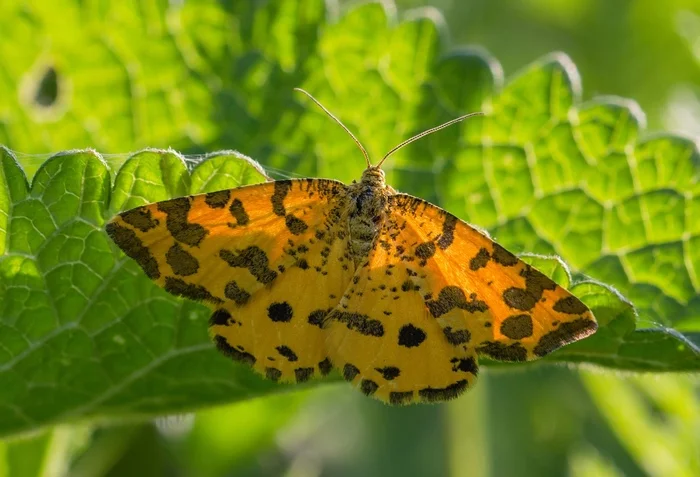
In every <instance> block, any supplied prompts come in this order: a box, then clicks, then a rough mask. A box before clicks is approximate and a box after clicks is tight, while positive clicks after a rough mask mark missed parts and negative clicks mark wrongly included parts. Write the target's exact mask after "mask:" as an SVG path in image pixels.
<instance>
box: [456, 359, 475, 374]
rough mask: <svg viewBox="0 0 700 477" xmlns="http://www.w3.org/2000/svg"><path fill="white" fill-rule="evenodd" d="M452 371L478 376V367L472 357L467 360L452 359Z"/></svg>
mask: <svg viewBox="0 0 700 477" xmlns="http://www.w3.org/2000/svg"><path fill="white" fill-rule="evenodd" d="M451 362H452V371H454V372H459V371H461V372H463V373H471V374H473V375H474V376H476V375H477V374H479V366H477V364H476V360H475V359H474V358H472V357H469V358H454V359H452V361H451Z"/></svg>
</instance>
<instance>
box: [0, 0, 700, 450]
mask: <svg viewBox="0 0 700 477" xmlns="http://www.w3.org/2000/svg"><path fill="white" fill-rule="evenodd" d="M233 4H234V5H235V6H229V7H226V8H223V7H221V6H220V5H219V4H218V3H216V2H206V3H202V4H201V5H197V6H193V5H192V4H191V3H189V2H186V3H184V4H183V5H181V6H172V5H171V6H169V7H165V6H164V5H159V6H157V7H156V6H153V7H149V9H146V10H144V11H143V12H135V11H133V10H131V9H130V7H126V6H120V4H117V3H116V2H115V4H113V5H110V6H108V7H105V8H106V10H104V11H103V10H100V9H99V8H98V7H96V6H83V7H78V6H77V5H73V4H71V7H70V8H69V9H68V10H67V14H65V15H64V16H63V18H62V20H61V22H57V21H56V20H55V18H54V13H55V12H54V10H53V8H54V7H52V6H49V4H48V3H47V4H46V5H38V6H34V7H32V8H30V9H25V7H22V6H20V5H19V3H18V4H17V5H15V4H12V3H9V4H6V5H3V6H2V7H0V12H1V13H2V15H0V18H5V19H7V18H13V20H12V21H7V20H5V21H3V20H0V28H4V29H6V30H5V31H8V32H9V35H11V37H12V40H13V41H12V42H11V43H12V44H13V45H17V44H23V45H25V46H24V47H25V50H26V51H27V52H29V53H27V54H26V55H24V56H22V57H21V58H15V59H16V61H14V62H12V61H10V59H13V58H14V57H12V54H13V52H12V49H11V48H8V47H7V46H6V45H5V46H2V45H0V61H2V63H3V64H12V65H13V68H12V69H9V70H8V72H7V74H6V76H5V79H4V82H2V83H0V91H2V92H0V142H4V143H5V144H6V145H7V146H8V147H10V148H12V150H19V151H23V152H27V153H32V152H37V151H46V150H58V149H72V148H75V147H95V148H96V149H98V150H100V151H103V152H106V153H114V152H119V153H123V152H124V151H126V150H134V149H138V148H143V147H147V146H155V147H163V148H165V147H169V146H173V147H174V148H175V149H178V150H180V151H181V152H182V153H184V154H185V155H186V157H183V156H182V155H181V154H180V153H178V152H175V151H173V150H165V149H147V150H142V151H140V152H137V153H134V154H130V155H129V157H128V158H126V159H125V156H124V155H121V154H119V155H100V154H99V153H97V152H95V151H93V150H91V149H80V150H70V151H66V152H62V153H59V154H56V155H55V156H53V157H51V158H49V159H48V160H46V161H43V160H42V161H37V160H36V158H35V157H33V156H24V155H21V154H19V155H18V154H15V153H13V152H12V150H10V149H6V148H3V149H0V435H4V436H8V435H12V434H16V433H20V432H26V431H31V430H36V429H40V428H42V427H44V426H48V425H53V424H56V423H61V422H65V421H70V420H75V419H85V418H95V417H110V418H114V417H148V416H154V415H159V414H164V413H173V412H183V411H187V410H193V409H198V408H200V407H203V406H206V405H211V404H216V403H225V402H233V401H237V400H246V399H250V398H252V397H256V396H261V395H266V394H270V393H277V392H279V391H280V390H284V391H288V390H289V389H290V388H289V387H287V386H279V385H275V384H273V383H270V382H268V381H263V380H262V379H260V378H258V377H257V376H254V375H253V374H252V373H251V372H250V371H249V370H248V369H246V368H244V367H242V366H239V365H237V364H235V363H232V362H230V361H228V360H227V359H226V358H224V357H222V356H219V355H218V354H217V353H216V351H215V350H214V349H213V346H212V345H211V344H210V342H209V339H208V337H207V334H206V318H207V311H206V309H205V308H204V307H203V306H201V305H199V304H196V303H192V302H188V301H185V300H179V299H176V298H173V297H172V296H170V295H168V294H166V293H165V292H163V291H162V290H160V289H158V288H157V287H156V286H154V285H153V284H152V283H151V282H150V281H149V280H148V279H147V278H146V277H145V276H144V275H143V274H142V273H141V270H140V269H138V267H137V266H136V265H135V264H134V263H132V262H131V261H129V260H128V259H125V258H124V256H123V255H122V254H121V253H119V252H118V251H117V250H116V248H115V247H114V246H113V244H112V243H111V242H110V241H109V239H108V238H107V236H106V234H105V233H104V231H103V225H104V223H105V221H106V220H107V219H109V218H110V217H111V216H112V215H113V214H114V213H116V212H118V211H120V210H124V209H126V208H130V207H133V206H136V205H139V204H143V203H146V202H152V201H157V200H163V199H166V198H170V197H175V196H180V195H185V194H190V193H199V192H205V191H213V190H219V189H222V188H230V187H236V186H238V185H242V184H247V183H253V182H256V181H260V180H263V176H262V175H261V174H260V173H259V171H258V170H257V169H256V167H255V166H254V164H253V163H251V162H249V161H248V160H247V159H245V158H244V157H242V155H241V154H239V153H235V152H230V151H229V152H223V153H216V154H211V155H207V156H201V155H198V154H201V153H203V152H204V151H214V150H217V149H222V148H230V147H235V148H236V149H238V150H240V151H242V152H244V153H245V154H246V155H249V156H251V157H254V158H255V159H257V160H259V161H260V162H261V163H263V164H264V165H265V166H267V167H270V168H271V170H276V169H282V170H286V171H293V174H294V175H295V176H296V175H301V176H321V177H333V178H337V179H341V180H345V181H349V180H352V179H356V178H358V177H359V175H360V173H361V171H362V168H363V161H362V159H361V156H359V154H358V152H357V151H356V150H355V148H354V147H355V146H354V145H353V143H352V141H350V140H349V139H348V138H347V137H346V136H345V135H344V133H343V132H342V131H341V130H340V129H339V128H337V127H336V126H335V125H333V124H332V123H330V122H329V121H328V120H327V118H325V117H324V116H322V115H320V114H319V113H318V112H317V110H316V109H314V108H311V107H309V106H308V105H307V104H306V103H305V102H303V101H301V100H300V98H299V97H298V96H295V95H294V93H293V92H292V88H293V87H297V86H298V87H303V88H305V89H307V90H309V91H310V92H312V93H313V94H314V95H315V96H316V97H318V98H319V99H320V100H321V101H322V102H323V103H324V104H326V106H328V107H329V109H331V110H332V111H333V112H334V113H335V114H336V115H337V116H339V117H340V118H342V120H343V121H344V122H345V124H346V125H347V126H348V127H349V128H350V129H351V130H353V131H354V132H356V134H357V136H358V137H359V138H360V139H361V140H362V141H363V142H364V143H365V146H366V147H367V149H368V150H369V152H370V154H371V155H372V156H373V157H374V158H377V157H381V154H382V153H383V152H385V151H386V150H388V149H389V148H390V147H391V146H393V145H394V144H396V143H397V142H399V141H400V140H402V139H403V138H405V137H408V136H409V135H411V134H413V133H416V132H418V131H420V130H423V129H426V128H428V127H431V126H434V125H435V124H438V123H440V122H442V121H445V120H447V119H451V118H452V117H454V116H456V115H458V114H460V113H463V112H468V111H474V110H481V111H484V112H485V114H486V116H485V117H484V118H483V119H476V120H470V121H468V122H466V123H464V124H462V125H460V126H458V127H454V128H452V129H448V130H445V131H443V132H441V133H439V134H436V135H433V136H430V137H429V138H426V139H425V140H423V141H422V142H419V143H416V144H415V145H412V146H410V147H408V148H405V149H403V150H402V151H401V152H399V153H397V154H396V156H394V157H392V158H391V159H390V161H389V162H388V164H387V167H386V170H387V175H388V182H389V183H390V184H392V185H393V186H394V187H395V188H397V189H399V190H401V191H403V192H408V193H412V194H414V195H417V196H420V197H423V198H425V199H428V200H431V201H434V202H437V203H439V204H440V205H441V206H443V207H444V208H446V209H447V210H450V211H451V212H452V213H454V214H456V215H458V216H460V217H462V218H464V219H466V220H468V221H470V222H472V223H475V224H477V225H479V226H481V227H483V228H486V229H488V230H490V232H491V233H492V235H493V236H494V237H495V238H497V239H498V240H499V242H501V243H502V244H503V245H504V246H506V247H508V248H509V249H510V250H512V251H514V252H534V253H538V254H543V255H546V256H550V255H552V254H556V255H559V256H561V257H562V258H563V259H564V260H565V261H566V262H567V263H568V264H569V266H570V267H571V269H572V270H574V274H573V278H572V277H571V274H570V273H569V271H568V269H567V267H566V266H564V265H563V264H562V262H560V261H558V260H556V259H553V258H542V257H540V256H531V257H530V260H532V261H535V262H537V265H538V267H540V268H541V269H543V271H547V272H549V273H550V275H552V276H553V277H555V279H556V280H557V281H558V282H559V283H561V284H563V285H565V286H567V287H569V288H570V289H571V290H572V292H573V293H574V294H576V295H577V296H579V297H580V298H581V299H582V300H583V301H585V302H586V303H587V304H588V305H589V306H590V307H591V308H592V309H593V311H594V313H595V314H596V316H597V318H598V320H599V323H600V329H599V331H598V332H597V333H596V334H595V335H594V336H592V337H591V338H589V339H586V340H584V341H581V342H579V343H575V344H573V345H570V346H567V347H565V348H563V349H562V350H560V351H558V352H556V353H554V354H553V355H552V356H551V357H550V358H548V360H549V361H557V362H577V363H590V364H595V365H599V366H602V367H604V368H611V369H618V370H620V369H621V370H631V371H655V372H662V371H686V372H697V371H698V370H700V291H699V290H700V252H698V251H699V250H700V225H698V224H699V223H700V222H697V221H694V220H693V217H694V216H698V214H700V188H699V187H698V175H699V172H698V170H699V164H700V154H699V153H698V150H697V147H696V145H695V144H694V143H693V142H692V141H690V140H687V139H684V138H681V137H676V136H672V135H656V136H645V133H644V115H643V113H642V112H641V111H640V110H639V108H638V107H636V106H635V104H634V103H633V102H631V101H628V100H622V99H619V98H600V99H598V100H594V101H590V102H586V103H582V102H580V99H579V98H580V93H581V86H580V80H579V77H578V74H577V72H576V69H575V66H574V65H573V64H572V62H571V61H570V60H569V59H568V58H567V57H566V56H564V55H562V54H553V55H550V56H547V57H545V58H543V59H541V60H540V61H537V62H535V63H533V64H532V65H531V66H530V67H528V68H527V69H525V70H524V71H522V72H520V73H519V74H517V75H514V76H513V77H512V78H511V79H510V80H508V81H507V82H506V83H505V84H504V80H503V74H502V72H501V70H500V68H499V65H498V63H497V61H496V59H494V58H492V57H490V56H489V55H487V54H485V53H483V52H480V51H475V50H462V49H447V48H446V47H445V43H446V42H445V40H444V36H445V35H444V32H442V31H441V29H440V28H439V26H438V24H437V23H436V22H435V21H433V19H432V13H431V11H427V10H426V11H422V12H414V13H413V14H411V15H409V16H407V17H406V18H404V19H403V20H402V21H396V20H395V19H394V18H392V17H391V16H390V15H387V13H386V11H385V9H384V8H383V7H382V6H380V5H379V4H368V5H363V6H361V7H358V8H356V9H353V10H351V11H349V12H347V13H346V14H344V15H342V16H339V17H338V16H335V15H334V13H333V11H332V9H327V8H326V5H325V4H324V2H322V1H320V0H316V1H310V2H298V3H297V2H279V3H278V2H268V3H265V2H261V3H256V2H233ZM115 19H116V20H115ZM69 30H70V31H71V32H72V34H71V35H64V34H63V33H64V32H65V31H69ZM38 31H42V32H44V34H45V35H47V36H49V37H50V38H52V39H54V40H56V41H54V42H53V43H52V44H51V46H50V47H48V48H47V47H45V46H43V43H41V42H40V38H39V36H38V35H37V32H38ZM150 45H158V48H152V47H151V46H150ZM95 64H98V65H99V67H95V66H94V65H95ZM27 71H29V73H26V72H27ZM54 76H55V77H54ZM97 76H99V77H100V81H96V80H95V78H96V77H97ZM9 114H12V117H13V118H15V120H13V121H10V120H9V119H7V118H8V117H9ZM30 180H31V187H30V186H29V182H30ZM587 277H592V278H587ZM489 364H493V363H489ZM487 366H488V364H487ZM310 386H315V384H310Z"/></svg>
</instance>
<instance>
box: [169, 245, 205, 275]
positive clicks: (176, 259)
mask: <svg viewBox="0 0 700 477" xmlns="http://www.w3.org/2000/svg"><path fill="white" fill-rule="evenodd" d="M165 261H166V262H167V263H168V265H170V268H172V269H173V272H174V273H175V275H180V276H181V277H186V276H188V275H194V274H195V273H197V271H198V270H199V262H198V261H197V259H196V258H195V257H194V256H193V255H192V254H191V253H189V252H188V251H187V250H185V249H183V248H182V246H181V245H180V244H179V243H178V242H175V244H174V245H173V246H172V247H170V248H169V249H168V251H167V252H165Z"/></svg>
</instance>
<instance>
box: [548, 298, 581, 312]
mask: <svg viewBox="0 0 700 477" xmlns="http://www.w3.org/2000/svg"><path fill="white" fill-rule="evenodd" d="M553 309H554V311H558V312H560V313H567V314H569V315H581V314H583V313H586V312H587V311H588V308H587V307H586V305H584V304H583V303H581V300H579V299H578V298H576V297H575V296H573V295H571V296H567V297H566V298H561V299H559V300H557V302H556V303H555V304H554V307H553Z"/></svg>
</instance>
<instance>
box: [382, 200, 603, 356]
mask: <svg viewBox="0 0 700 477" xmlns="http://www.w3.org/2000/svg"><path fill="white" fill-rule="evenodd" d="M390 204H391V206H392V214H393V217H395V221H396V226H397V227H401V226H403V223H404V222H405V223H406V227H411V228H413V229H414V230H417V231H420V232H421V235H422V241H421V242H419V243H417V244H404V246H406V245H408V246H409V247H408V251H407V253H408V255H407V256H406V258H408V259H411V258H412V259H413V261H414V262H415V263H418V265H419V269H420V270H421V272H420V273H421V275H425V276H426V278H425V282H421V286H422V287H425V288H427V289H428V290H429V293H430V298H429V299H426V300H425V306H426V308H427V309H428V310H429V312H430V314H431V316H433V318H435V320H436V321H437V322H438V323H439V324H440V326H441V328H442V329H443V331H444V334H445V336H446V338H448V339H450V340H452V341H462V340H464V339H466V335H467V334H469V335H470V339H469V343H471V344H472V345H473V346H475V347H476V348H477V350H478V352H479V353H480V354H485V355H488V356H489V357H491V358H493V359H497V360H502V361H529V360H533V359H537V358H540V357H543V356H545V355H547V354H549V353H551V352H552V351H554V350H556V349H558V348H560V347H562V346H564V345H566V344H568V343H571V342H573V341H577V340H579V339H582V338H585V337H586V336H589V335H591V334H593V333H594V332H595V331H596V329H597V323H596V321H595V318H594V316H593V314H592V313H591V311H590V310H589V309H588V308H587V307H586V306H585V305H584V304H583V303H582V302H581V301H580V300H579V299H578V298H576V297H575V296H573V295H572V294H571V293H569V292H568V291H567V290H566V289H564V288H562V287H560V286H559V285H557V284H556V283H555V282H554V281H553V280H551V279H550V278H549V277H547V276H545V275H544V274H542V273H541V272H539V271H538V270H536V269H535V268H534V267H532V266H530V265H528V264H527V263H525V262H523V261H522V260H520V259H519V258H517V257H516V256H515V255H513V254H512V253H510V252H508V251H507V250H506V249H504V248H503V247H501V246H500V245H498V244H497V243H496V242H494V241H493V240H491V239H490V238H489V237H488V236H486V235H485V234H483V233H481V232H479V231H478V230H476V229H474V228H473V227H471V226H470V225H469V224H467V223H466V222H464V221H462V220H460V219H458V218H457V217H455V216H454V215H452V214H450V213H448V212H446V211H444V210H442V209H440V208H439V207H436V206H435V205H433V204H430V203H429V202H426V201H424V200H421V199H418V198H415V197H412V196H409V195H406V194H397V195H395V196H393V197H392V198H391V201H390ZM437 276H439V277H440V279H438V280H436V279H435V278H434V277H437ZM462 330H464V331H465V332H464V333H462ZM467 332H468V333H467ZM455 334H457V335H463V336H455Z"/></svg>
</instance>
